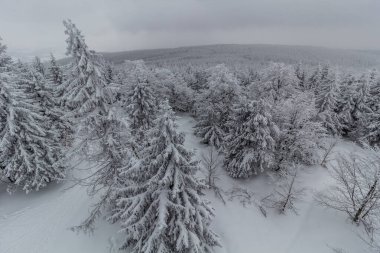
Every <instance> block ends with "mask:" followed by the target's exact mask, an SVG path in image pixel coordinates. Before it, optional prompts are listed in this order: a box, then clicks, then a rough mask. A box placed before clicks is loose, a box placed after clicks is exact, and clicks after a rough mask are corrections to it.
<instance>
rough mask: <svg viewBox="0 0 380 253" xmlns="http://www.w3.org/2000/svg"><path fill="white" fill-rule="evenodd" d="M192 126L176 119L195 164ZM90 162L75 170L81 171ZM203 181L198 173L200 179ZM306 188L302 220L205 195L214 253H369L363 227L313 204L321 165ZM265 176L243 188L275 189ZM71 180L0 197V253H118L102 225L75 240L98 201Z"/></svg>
mask: <svg viewBox="0 0 380 253" xmlns="http://www.w3.org/2000/svg"><path fill="white" fill-rule="evenodd" d="M194 123H195V122H194V120H193V119H192V118H191V117H189V116H187V115H179V117H178V124H179V128H180V130H181V131H183V132H185V134H186V143H185V144H186V146H187V147H188V148H192V149H195V151H196V154H197V158H198V159H200V158H201V154H202V152H207V150H208V148H209V147H208V146H205V145H202V144H200V143H199V140H198V139H197V138H196V137H195V136H194V135H193V129H192V127H193V126H194ZM355 149H358V148H357V147H356V146H355V145H354V144H352V143H348V142H340V143H339V145H338V147H337V150H339V151H340V152H347V151H352V150H355ZM85 166H86V164H85V163H82V164H80V165H78V167H77V168H78V169H79V168H84V167H85ZM221 173H222V175H221V180H220V181H219V182H217V183H218V185H219V186H220V187H221V188H222V189H223V190H225V191H228V190H229V189H231V188H232V187H233V186H234V185H235V184H237V182H238V181H236V180H233V179H231V178H230V177H228V176H226V175H225V174H224V173H223V171H222V169H221ZM200 175H201V174H200ZM301 176H302V177H303V180H302V182H303V183H304V184H305V185H308V187H309V190H308V193H307V195H306V196H305V198H304V201H303V202H300V203H299V215H295V214H293V213H288V214H287V215H280V214H278V213H276V212H274V211H269V212H268V215H267V217H266V218H265V217H264V216H263V215H262V214H261V212H260V211H259V210H258V209H257V208H256V207H254V206H247V207H243V206H242V205H241V204H240V203H239V202H238V201H229V200H228V197H225V199H226V205H224V204H223V203H222V201H220V200H219V199H218V198H216V197H215V196H214V194H213V193H212V192H207V197H208V198H209V199H210V200H211V202H212V205H213V206H214V208H215V209H216V217H215V219H214V223H213V226H214V228H215V231H216V232H217V233H218V234H219V235H220V237H221V239H222V243H223V248H217V249H216V252H217V253H224V252H228V253H251V252H260V253H305V252H308V253H331V252H332V250H331V248H332V247H335V248H343V249H345V250H347V252H352V253H354V252H365V251H364V248H365V245H364V242H362V241H361V240H360V239H359V237H358V236H357V232H359V230H358V229H359V228H357V227H356V226H354V225H352V224H351V223H350V222H349V221H348V220H347V219H346V217H345V215H343V214H340V213H337V212H335V211H332V210H327V209H324V208H322V207H320V206H319V205H317V203H316V202H315V200H314V198H313V195H314V193H315V192H317V191H319V190H321V189H323V188H324V187H326V186H327V185H328V183H329V179H330V177H329V174H328V171H327V170H326V169H324V168H322V167H312V168H306V169H305V170H304V171H302V173H301ZM269 182H270V181H269V180H268V178H266V177H265V176H259V177H257V178H254V179H249V180H245V181H241V180H239V186H240V187H245V188H247V189H249V190H250V191H253V192H255V194H256V196H257V197H261V196H265V195H266V194H267V193H268V192H269V191H270V189H271V187H272V185H270V183H269ZM71 184H72V183H71V182H66V183H63V184H60V185H51V186H49V187H47V188H46V189H44V190H42V191H40V192H33V193H31V194H29V195H25V194H24V193H23V192H17V193H15V194H13V195H12V196H9V195H8V194H7V193H6V192H5V190H4V189H2V190H1V193H0V252H1V253H26V252H27V253H68V252H70V253H86V252H91V253H106V252H118V251H117V246H116V245H117V243H118V237H119V236H121V235H119V234H117V230H118V227H117V226H116V225H109V224H108V223H107V222H105V221H100V222H99V223H98V228H97V230H96V231H95V233H94V234H93V235H91V236H89V235H84V234H76V233H74V232H72V231H71V230H70V227H72V226H75V225H78V224H79V222H80V221H82V220H83V219H84V218H85V217H86V216H87V215H88V211H89V209H90V208H91V204H92V203H93V201H94V200H91V199H89V197H88V196H87V193H86V188H84V187H81V186H77V187H74V188H69V186H70V185H71Z"/></svg>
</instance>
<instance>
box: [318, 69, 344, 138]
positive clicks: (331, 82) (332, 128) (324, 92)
mask: <svg viewBox="0 0 380 253" xmlns="http://www.w3.org/2000/svg"><path fill="white" fill-rule="evenodd" d="M328 71H329V70H328V68H327V67H324V68H323V69H322V77H321V81H320V83H319V86H317V87H316V88H315V91H316V106H317V109H318V111H319V112H318V118H319V120H320V121H321V122H322V124H323V125H324V127H326V129H327V130H328V131H329V132H330V133H331V134H333V135H338V134H339V133H340V131H341V126H340V122H339V119H338V115H337V113H336V111H337V106H338V96H339V85H338V79H337V75H336V74H334V75H333V74H332V73H330V72H328Z"/></svg>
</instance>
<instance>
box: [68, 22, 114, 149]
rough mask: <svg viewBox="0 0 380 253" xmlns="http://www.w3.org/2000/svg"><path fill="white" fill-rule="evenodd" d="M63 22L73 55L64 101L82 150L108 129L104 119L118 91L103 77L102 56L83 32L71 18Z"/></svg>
mask: <svg viewBox="0 0 380 253" xmlns="http://www.w3.org/2000/svg"><path fill="white" fill-rule="evenodd" d="M63 23H64V25H65V28H66V30H65V34H66V35H67V36H68V38H67V40H66V42H67V52H66V53H67V55H71V56H72V59H73V62H72V63H71V65H70V69H69V73H68V77H67V80H66V81H65V83H64V89H65V93H64V94H63V101H64V103H65V105H66V106H67V108H68V109H69V110H70V114H69V117H70V119H71V120H73V121H74V123H76V124H77V125H78V137H79V138H81V144H80V145H81V150H82V151H85V152H87V151H89V147H90V146H91V145H90V142H91V140H94V139H97V137H99V136H102V135H103V134H104V131H106V129H105V126H106V125H107V124H105V122H106V121H107V117H108V111H109V105H110V104H111V103H112V101H113V100H114V96H115V94H114V93H115V92H114V89H113V87H111V86H110V85H107V82H106V80H105V78H104V73H103V71H104V68H102V65H101V62H102V61H101V60H100V59H99V57H100V56H98V55H96V54H95V53H94V52H93V51H90V50H89V49H88V47H87V45H86V43H85V40H84V37H83V35H82V34H81V32H80V31H79V30H78V28H77V27H76V26H75V25H74V24H73V23H72V22H71V21H70V20H68V21H64V22H63Z"/></svg>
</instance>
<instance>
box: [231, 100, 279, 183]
mask: <svg viewBox="0 0 380 253" xmlns="http://www.w3.org/2000/svg"><path fill="white" fill-rule="evenodd" d="M233 122H234V127H233V128H232V131H231V133H230V134H229V136H228V137H227V140H226V148H225V153H226V155H225V161H224V168H225V169H226V170H227V172H228V174H229V175H230V176H232V177H234V178H246V177H249V176H251V175H253V174H257V173H258V172H263V171H264V170H265V169H268V168H271V167H273V165H274V163H275V148H276V141H277V138H278V135H279V129H278V127H277V126H276V124H275V123H274V122H273V120H272V115H271V113H270V110H269V106H268V104H267V103H265V102H264V101H263V100H261V101H252V102H249V103H245V104H242V105H240V106H239V107H238V108H237V109H236V113H235V117H234V120H233Z"/></svg>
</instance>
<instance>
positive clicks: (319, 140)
mask: <svg viewBox="0 0 380 253" xmlns="http://www.w3.org/2000/svg"><path fill="white" fill-rule="evenodd" d="M316 117H317V110H316V108H315V99H314V94H311V93H301V94H299V95H298V96H295V97H293V98H292V99H288V100H286V101H285V102H284V103H281V104H279V105H278V106H277V107H276V110H275V119H276V122H277V124H278V126H279V128H280V130H281V131H280V136H279V138H278V145H277V149H276V160H277V161H276V164H277V166H278V170H280V169H286V168H290V167H291V164H293V163H300V164H305V165H313V164H317V163H319V160H320V157H319V156H318V152H317V151H318V150H319V149H321V148H324V146H325V142H324V139H325V137H326V133H327V131H326V129H325V128H324V127H323V125H322V123H321V122H318V121H317V120H316Z"/></svg>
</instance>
